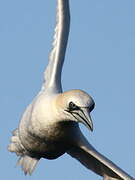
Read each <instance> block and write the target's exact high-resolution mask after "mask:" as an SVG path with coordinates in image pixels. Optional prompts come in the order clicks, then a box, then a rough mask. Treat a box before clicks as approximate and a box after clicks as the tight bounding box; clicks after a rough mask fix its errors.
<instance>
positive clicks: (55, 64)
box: [42, 0, 70, 92]
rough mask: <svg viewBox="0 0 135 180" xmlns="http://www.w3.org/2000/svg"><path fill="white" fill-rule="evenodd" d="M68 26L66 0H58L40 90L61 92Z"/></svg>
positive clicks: (68, 18)
mask: <svg viewBox="0 0 135 180" xmlns="http://www.w3.org/2000/svg"><path fill="white" fill-rule="evenodd" d="M69 27H70V10H69V1H68V0H66V1H65V0H58V6H57V15H56V27H55V33H54V40H53V43H52V46H53V47H52V50H51V53H50V56H49V62H48V66H47V68H46V70H45V72H44V82H43V86H42V90H44V89H45V90H46V89H51V90H56V91H59V92H62V87H61V72H62V66H63V62H64V58H65V52H66V47H67V41H68V35H69Z"/></svg>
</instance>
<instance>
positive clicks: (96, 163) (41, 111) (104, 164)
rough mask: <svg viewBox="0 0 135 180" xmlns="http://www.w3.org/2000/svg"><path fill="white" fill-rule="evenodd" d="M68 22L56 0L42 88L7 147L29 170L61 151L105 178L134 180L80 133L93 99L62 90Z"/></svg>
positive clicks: (63, 4) (65, 7)
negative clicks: (52, 31) (51, 36)
mask: <svg viewBox="0 0 135 180" xmlns="http://www.w3.org/2000/svg"><path fill="white" fill-rule="evenodd" d="M69 26H70V11H69V1H68V0H58V6H57V23H56V28H55V35H54V41H53V48H52V51H51V54H50V57H49V63H48V66H47V68H46V70H45V73H44V82H43V85H42V88H41V91H40V92H39V93H38V95H37V96H36V97H35V98H34V100H33V102H32V103H31V104H30V105H29V106H28V107H27V109H26V111H25V112H24V114H23V116H22V119H21V121H20V124H19V127H18V128H17V129H16V130H15V131H14V132H13V135H12V137H11V144H10V145H9V147H8V149H9V151H11V152H15V153H16V154H17V155H18V156H19V160H18V165H20V166H21V167H22V170H23V171H24V173H25V174H31V173H32V172H33V170H34V168H35V167H36V164H37V163H38V161H39V160H40V158H47V159H55V158H57V157H59V156H61V155H62V154H64V153H68V154H69V155H71V156H72V157H74V158H76V159H78V160H79V161H80V162H81V163H82V164H83V165H84V166H86V167H87V168H88V169H91V170H92V171H94V172H95V173H97V174H98V175H100V176H102V177H103V179H104V180H114V179H115V180H118V179H123V180H133V179H134V178H132V177H131V176H129V175H128V174H127V173H125V172H124V171H123V170H121V169H120V168H119V167H117V166H116V165H115V164H113V163H112V162H111V161H110V160H108V159H107V158H106V157H104V156H103V155H101V154H100V153H99V152H97V151H96V150H95V149H94V147H92V145H90V144H89V142H88V141H87V140H86V138H85V137H84V136H83V134H82V133H81V131H80V129H79V126H78V123H79V122H81V123H83V124H84V125H86V127H88V128H89V129H90V130H93V124H92V120H91V117H90V112H91V111H92V110H93V108H94V100H93V99H92V97H91V96H89V95H88V94H87V93H86V92H84V91H82V90H70V91H67V92H62V85H61V73H62V66H63V62H64V57H65V51H66V46H67V41H68V34H69Z"/></svg>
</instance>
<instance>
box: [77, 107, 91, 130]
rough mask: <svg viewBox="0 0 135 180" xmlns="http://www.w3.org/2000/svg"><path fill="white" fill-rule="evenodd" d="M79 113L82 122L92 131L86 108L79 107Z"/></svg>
mask: <svg viewBox="0 0 135 180" xmlns="http://www.w3.org/2000/svg"><path fill="white" fill-rule="evenodd" d="M79 115H80V116H81V118H82V121H81V122H82V123H83V124H84V125H85V126H86V127H87V128H88V129H90V130H91V131H93V122H92V119H91V115H90V112H89V109H88V108H81V110H80V111H79Z"/></svg>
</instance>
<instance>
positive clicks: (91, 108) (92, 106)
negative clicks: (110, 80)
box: [89, 103, 95, 112]
mask: <svg viewBox="0 0 135 180" xmlns="http://www.w3.org/2000/svg"><path fill="white" fill-rule="evenodd" d="M94 107H95V103H93V104H92V105H91V106H90V107H89V111H90V112H91V111H92V110H93V109H94Z"/></svg>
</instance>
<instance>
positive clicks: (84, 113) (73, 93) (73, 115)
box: [56, 90, 95, 131]
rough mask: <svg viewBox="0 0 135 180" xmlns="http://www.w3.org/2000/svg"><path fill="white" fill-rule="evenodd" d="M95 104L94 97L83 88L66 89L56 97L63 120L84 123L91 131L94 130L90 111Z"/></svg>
mask: <svg viewBox="0 0 135 180" xmlns="http://www.w3.org/2000/svg"><path fill="white" fill-rule="evenodd" d="M94 106H95V103H94V100H93V99H92V97H91V96H89V95H88V94H87V93H86V92H84V91H82V90H70V91H66V92H64V93H62V94H59V95H58V96H57V98H56V107H57V111H58V112H59V113H60V117H61V118H62V120H66V121H67V120H68V121H70V120H71V121H75V122H80V123H83V124H84V125H85V126H86V127H88V128H89V129H90V130H91V131H92V130H93V123H92V119H91V116H90V112H91V111H92V110H93V109H94Z"/></svg>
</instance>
